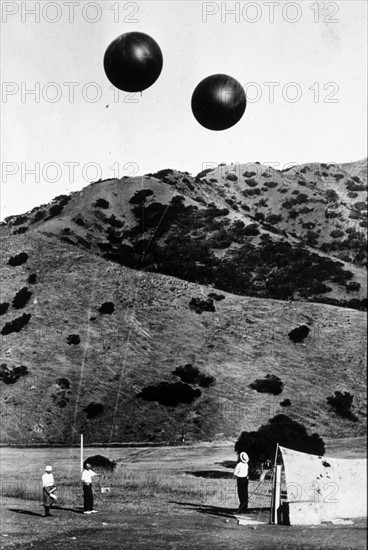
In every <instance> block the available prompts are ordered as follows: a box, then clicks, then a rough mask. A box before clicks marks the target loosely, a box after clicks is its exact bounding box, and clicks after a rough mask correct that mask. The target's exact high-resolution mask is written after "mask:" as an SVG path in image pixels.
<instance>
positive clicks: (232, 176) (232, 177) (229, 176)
mask: <svg viewBox="0 0 368 550" xmlns="http://www.w3.org/2000/svg"><path fill="white" fill-rule="evenodd" d="M226 179H227V180H229V181H238V176H237V175H236V174H233V173H232V172H230V174H227V175H226Z"/></svg>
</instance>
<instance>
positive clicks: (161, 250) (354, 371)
mask: <svg viewBox="0 0 368 550" xmlns="http://www.w3.org/2000/svg"><path fill="white" fill-rule="evenodd" d="M253 166H254V169H253V170H252V169H251V168H252V167H251V166H250V165H247V166H245V165H244V166H243V165H237V166H221V167H219V168H218V169H216V170H212V171H211V172H207V173H205V174H204V173H202V174H199V175H198V176H196V177H192V176H190V175H189V174H181V173H179V172H176V171H172V170H164V171H162V172H160V173H157V174H155V175H148V176H146V177H144V178H136V179H123V180H107V181H102V182H97V183H94V184H92V185H90V186H88V187H86V188H85V189H83V190H82V191H81V192H78V193H73V194H72V195H70V196H61V197H57V198H56V199H55V200H54V201H53V203H52V204H50V205H44V206H42V207H39V208H36V209H34V210H33V211H32V212H29V213H26V214H24V215H22V216H14V217H11V218H8V219H7V220H6V224H3V226H2V227H1V228H0V236H1V246H2V254H1V274H2V281H3V284H2V294H1V309H0V312H1V317H0V321H1V330H2V344H3V345H2V350H3V351H2V357H1V368H0V375H1V380H2V381H0V383H1V386H2V388H1V389H2V391H1V412H2V441H3V442H13V443H20V442H23V443H27V442H48V443H52V442H54V443H57V442H63V443H71V442H72V441H77V440H78V434H79V433H80V432H81V431H82V432H84V434H85V438H86V441H87V442H92V441H93V442H106V443H109V442H116V441H152V442H164V441H170V442H174V441H181V440H182V439H183V438H184V439H186V440H188V439H189V440H191V441H193V440H212V439H234V438H236V437H237V436H238V435H239V432H240V431H241V430H243V429H247V430H251V429H257V427H259V426H260V425H261V424H263V423H265V422H267V420H268V419H269V418H270V417H272V416H274V415H275V414H277V413H280V412H283V413H286V414H288V415H290V416H291V417H292V418H294V419H295V420H298V421H300V422H302V423H303V424H304V425H305V426H306V427H307V428H308V429H309V430H310V431H312V432H313V431H317V432H318V433H320V434H321V435H324V436H328V437H344V436H350V435H361V434H363V433H365V426H366V396H365V384H366V382H365V380H366V378H365V376H366V375H365V363H366V351H365V349H366V346H365V344H366V324H365V323H366V313H365V312H364V311H362V310H363V309H364V308H366V278H365V269H364V268H365V259H364V257H363V256H362V254H363V252H362V250H363V246H362V243H364V231H363V230H364V223H365V221H364V219H363V214H364V213H365V210H364V209H363V208H361V207H357V206H356V203H357V202H358V203H361V202H363V198H364V189H366V172H365V175H364V169H365V168H364V163H352V164H350V165H341V166H336V165H334V166H333V167H331V165H330V166H328V165H319V166H318V170H317V169H315V165H304V166H300V167H293V168H291V169H290V170H288V171H286V172H277V171H271V172H270V174H271V176H270V175H269V174H268V173H267V175H265V173H266V171H267V168H266V167H262V166H261V165H257V164H255V165H253ZM326 166H327V167H326ZM252 171H253V172H256V173H255V175H249V172H252ZM268 172H269V170H268ZM317 172H320V174H319V175H317V176H315V177H312V175H311V174H314V175H315V174H316V173H317ZM244 173H246V175H245V176H244ZM324 173H327V174H330V175H331V174H332V176H331V177H333V181H332V180H331V181H330V182H329V183H328V184H327V183H326V181H327V176H325V175H324ZM262 174H263V175H262ZM340 174H342V177H340ZM234 177H237V180H235V179H234ZM353 178H355V179H353ZM364 178H365V179H364ZM215 179H216V181H211V180H215ZM251 179H252V181H254V182H256V184H255V185H253V184H252V185H251V186H250V185H249V182H248V183H247V180H251ZM357 179H358V180H359V181H357ZM300 181H303V182H305V183H304V184H301V183H299V182H300ZM267 182H268V183H270V182H272V185H266V183H267ZM349 182H350V183H349ZM351 182H354V185H356V186H359V187H362V188H364V189H359V190H355V191H351V190H350V189H349V188H348V186H349V185H350V184H351V185H350V187H352V185H353V184H352V183H351ZM327 185H328V186H327ZM258 188H259V189H260V194H249V193H245V191H248V190H250V189H253V190H254V189H258ZM282 189H286V191H281V190H282ZM355 189H356V187H355ZM295 190H298V191H299V190H300V192H299V193H294V191H295ZM328 190H332V191H334V192H335V193H336V194H337V195H338V198H336V197H335V196H332V194H331V193H330V194H328V193H327V191H328ZM300 193H303V194H306V195H307V197H308V198H307V200H306V201H305V200H304V199H302V200H300V199H298V202H297V203H295V204H294V203H292V204H290V201H293V200H294V198H295V197H298V196H300ZM351 193H357V194H358V196H357V197H352V196H349V194H351ZM332 198H333V199H334V200H333V201H332ZM262 199H263V202H261V204H259V202H260V201H262ZM285 201H289V203H288V204H287V205H285V204H284V203H285ZM312 207H313V211H312V212H310V211H309V212H307V211H306V210H305V209H306V208H308V209H311V208H312ZM292 210H295V211H297V212H298V214H297V216H295V215H294V214H293V215H292V216H290V212H291V211H292ZM326 212H328V213H331V212H333V213H334V214H337V215H333V216H330V214H328V215H327V216H326ZM262 214H263V216H262ZM272 215H273V216H278V217H277V218H270V216H272ZM358 215H359V218H358V217H356V216H358ZM280 216H281V220H280ZM351 216H353V217H351ZM311 220H313V221H311ZM271 222H272V223H271ZM307 223H308V224H309V225H308V227H310V224H311V223H314V224H315V225H314V227H313V228H311V229H308V228H307V227H303V224H304V226H305V224H307ZM337 230H339V231H341V232H342V233H343V235H342V236H339V237H333V236H331V233H332V232H333V231H337ZM310 231H314V232H315V233H318V235H317V236H315V237H314V238H313V239H312V242H311V237H310V236H309V237H308V232H310ZM352 231H354V233H353V232H352ZM352 235H353V236H352ZM349 239H350V241H349V242H350V245H351V243H352V242H353V243H355V244H354V246H349V245H348V243H345V241H347V240H349ZM336 242H338V243H340V244H339V245H338V246H337V247H336V246H335V244H336ZM332 245H333V249H332V248H331V247H332ZM20 253H25V254H26V255H27V257H26V256H23V257H20V258H19V254H20ZM9 260H10V263H11V264H14V263H19V264H20V265H10V264H9V263H8V262H9ZM22 261H23V263H21V262H22ZM354 283H355V284H354ZM325 287H328V288H327V289H326V288H325ZM22 289H23V290H22ZM20 291H21V292H20ZM16 295H17V298H15V296H16ZM14 298H15V300H14ZM276 298H281V299H276ZM323 301H325V302H330V303H331V304H334V305H329V304H328V305H326V304H323V303H318V302H323ZM106 303H107V305H105V306H103V304H106ZM6 304H8V305H6ZM109 304H110V305H109ZM111 304H113V305H111ZM338 305H341V306H344V307H337V306H338ZM101 306H103V307H102V308H101ZM109 307H110V309H109ZM24 315H25V316H26V317H24ZM22 316H23V317H22ZM28 316H30V317H28ZM20 318H21V319H22V321H18V322H17V323H16V324H15V325H14V323H13V325H11V323H12V321H14V320H15V319H20ZM22 323H24V326H23V328H20V327H22ZM300 325H306V326H308V328H309V334H308V336H307V337H306V338H305V339H304V340H303V341H302V342H299V343H294V342H293V341H292V340H291V339H290V338H289V336H288V334H289V332H290V331H291V330H292V329H294V328H296V327H298V326H300ZM4 327H7V328H6V329H5V332H4ZM17 330H18V331H17ZM9 331H10V332H9ZM185 365H187V367H186V369H183V368H181V369H180V367H184V366H185ZM188 365H191V367H188ZM21 367H22V368H21ZM177 369H179V370H177ZM173 371H175V373H174V372H173ZM266 375H275V376H277V377H279V379H280V380H281V381H282V383H283V390H282V393H280V394H278V395H272V394H269V393H259V392H257V391H256V390H254V389H251V388H250V387H249V384H251V383H252V382H254V381H255V380H256V379H263V378H264V377H265V376H266ZM335 391H342V392H344V391H347V392H349V393H351V394H352V395H354V401H353V412H354V413H355V414H356V415H357V417H358V421H357V422H352V421H351V420H348V419H343V418H341V417H339V416H338V415H336V414H335V413H334V412H333V410H332V409H331V408H330V407H329V406H328V405H327V403H326V398H327V397H329V396H331V395H333V394H334V392H335ZM287 399H289V400H290V402H291V404H290V405H289V406H285V403H284V405H283V406H282V405H280V403H281V402H284V401H285V400H287Z"/></svg>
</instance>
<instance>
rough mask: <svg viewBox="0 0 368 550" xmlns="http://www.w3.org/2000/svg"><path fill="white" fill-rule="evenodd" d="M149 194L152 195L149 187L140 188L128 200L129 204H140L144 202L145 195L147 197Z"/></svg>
mask: <svg viewBox="0 0 368 550" xmlns="http://www.w3.org/2000/svg"><path fill="white" fill-rule="evenodd" d="M150 195H153V191H152V190H151V189H140V190H139V191H136V192H135V193H134V195H133V196H132V198H131V199H130V200H129V202H130V204H142V203H144V202H146V197H149V196H150Z"/></svg>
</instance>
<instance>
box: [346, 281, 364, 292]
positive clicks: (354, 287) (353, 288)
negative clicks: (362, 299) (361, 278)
mask: <svg viewBox="0 0 368 550" xmlns="http://www.w3.org/2000/svg"><path fill="white" fill-rule="evenodd" d="M360 288H361V284H360V283H358V282H357V281H351V282H350V283H347V284H346V290H347V291H348V292H357V291H358V290H360Z"/></svg>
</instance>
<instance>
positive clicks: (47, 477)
mask: <svg viewBox="0 0 368 550" xmlns="http://www.w3.org/2000/svg"><path fill="white" fill-rule="evenodd" d="M49 485H55V483H54V476H53V474H48V473H47V472H46V473H44V474H43V476H42V486H43V487H48V486H49Z"/></svg>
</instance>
